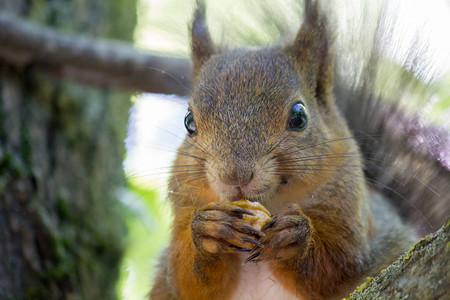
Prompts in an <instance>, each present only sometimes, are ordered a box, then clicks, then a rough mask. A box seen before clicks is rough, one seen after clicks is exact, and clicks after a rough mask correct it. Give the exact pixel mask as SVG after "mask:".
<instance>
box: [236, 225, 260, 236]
mask: <svg viewBox="0 0 450 300" xmlns="http://www.w3.org/2000/svg"><path fill="white" fill-rule="evenodd" d="M242 228H244V229H247V230H250V231H252V232H253V233H256V234H257V235H259V236H266V234H265V233H264V232H262V231H261V230H258V229H256V228H253V227H251V226H249V225H242Z"/></svg>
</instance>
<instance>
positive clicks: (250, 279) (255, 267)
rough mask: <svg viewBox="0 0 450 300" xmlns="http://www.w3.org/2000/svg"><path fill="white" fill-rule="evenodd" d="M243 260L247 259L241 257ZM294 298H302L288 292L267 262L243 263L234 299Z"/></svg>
mask: <svg viewBox="0 0 450 300" xmlns="http://www.w3.org/2000/svg"><path fill="white" fill-rule="evenodd" d="M241 259H242V261H243V260H244V259H245V257H244V256H242V257H241ZM266 299H267V300H278V299H279V300H291V299H292V300H293V299H301V298H298V297H295V296H294V295H293V294H291V293H290V292H288V291H287V290H286V289H285V288H284V287H283V286H282V285H281V284H280V283H279V282H277V279H276V278H275V276H273V274H272V272H271V271H270V269H269V266H268V264H267V263H265V262H259V263H246V264H242V265H241V270H240V273H239V284H238V288H237V290H236V293H235V294H234V296H233V300H266Z"/></svg>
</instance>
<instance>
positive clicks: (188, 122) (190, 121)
mask: <svg viewBox="0 0 450 300" xmlns="http://www.w3.org/2000/svg"><path fill="white" fill-rule="evenodd" d="M184 127H186V130H187V132H188V134H189V135H190V136H193V135H195V134H196V133H197V126H196V125H195V122H194V116H193V115H192V112H191V110H190V109H189V110H188V112H187V114H186V117H184Z"/></svg>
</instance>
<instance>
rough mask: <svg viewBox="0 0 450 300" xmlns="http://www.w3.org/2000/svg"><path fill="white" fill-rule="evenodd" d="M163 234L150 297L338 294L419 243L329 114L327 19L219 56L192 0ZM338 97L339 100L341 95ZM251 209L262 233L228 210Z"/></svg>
mask: <svg viewBox="0 0 450 300" xmlns="http://www.w3.org/2000/svg"><path fill="white" fill-rule="evenodd" d="M191 39H192V42H191V46H192V59H193V67H194V86H193V90H192V95H191V97H190V99H189V109H188V112H187V115H186V117H185V127H186V130H187V136H186V138H185V140H184V142H183V143H182V145H181V146H180V148H179V149H178V152H177V158H176V160H175V163H174V166H173V168H172V176H171V178H170V181H169V190H170V191H171V192H170V194H169V199H170V202H171V204H172V207H173V212H174V223H173V227H172V237H171V240H170V244H169V246H168V248H167V250H166V251H165V252H164V255H163V256H162V257H161V260H160V266H159V269H158V273H157V277H156V281H155V284H154V286H153V289H152V291H151V293H150V298H151V299H155V300H158V299H335V298H339V297H342V296H345V295H346V294H347V293H348V292H349V291H350V290H351V289H353V288H354V286H355V285H356V284H358V283H359V282H361V280H364V278H365V276H368V275H370V274H372V273H374V272H378V271H379V270H381V269H382V268H383V267H385V266H387V265H388V264H390V263H391V262H393V261H394V260H395V259H396V258H397V257H398V256H399V255H400V254H401V253H402V252H403V251H405V250H406V249H408V248H409V247H410V245H411V244H412V243H413V241H414V240H415V238H416V237H415V234H414V232H413V230H412V229H411V228H410V226H408V225H406V224H405V223H404V222H403V221H402V219H401V218H400V217H399V216H398V215H397V213H396V211H395V209H393V207H392V206H391V204H389V203H388V201H387V200H386V198H385V196H384V195H382V194H381V193H379V192H378V191H376V190H375V189H374V188H373V187H372V185H371V184H370V182H368V180H367V179H366V176H365V174H364V170H365V167H364V160H363V155H362V153H361V150H360V147H359V146H358V144H357V142H356V140H355V139H354V137H353V135H352V133H351V131H350V130H349V127H348V125H347V121H346V119H345V118H344V116H343V114H342V113H341V111H340V109H339V108H338V107H337V104H336V103H337V101H338V100H337V99H335V98H336V96H335V94H334V92H333V87H334V84H335V80H334V69H333V68H334V66H333V52H332V49H331V46H330V45H331V42H330V33H329V24H328V21H327V19H326V17H325V15H324V14H323V13H321V11H320V9H319V7H318V4H317V2H315V1H308V0H307V1H305V16H304V21H303V24H302V25H301V28H300V29H299V31H298V33H297V35H296V38H295V41H294V42H293V43H290V44H287V45H283V46H271V47H263V48H258V49H233V50H223V49H219V48H218V47H217V46H215V45H214V44H213V42H212V39H211V37H210V34H209V32H208V28H207V26H206V22H205V7H204V5H203V3H201V2H200V3H198V4H197V8H196V11H195V16H194V20H193V23H192V26H191ZM341 94H342V93H341ZM240 199H246V200H248V201H253V202H258V203H260V204H261V205H262V206H263V207H264V208H265V209H267V210H268V211H269V213H270V215H271V220H270V221H269V222H268V223H266V224H265V225H264V226H262V228H255V227H253V226H251V225H250V224H249V222H247V221H246V219H245V216H247V215H253V213H252V211H250V210H248V209H245V208H240V207H237V206H236V205H234V204H233V203H234V202H235V201H237V200H240Z"/></svg>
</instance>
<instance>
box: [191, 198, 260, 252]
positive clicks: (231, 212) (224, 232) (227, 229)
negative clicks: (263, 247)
mask: <svg viewBox="0 0 450 300" xmlns="http://www.w3.org/2000/svg"><path fill="white" fill-rule="evenodd" d="M253 214H254V213H253V212H251V211H249V210H246V209H242V208H239V207H236V206H233V205H231V204H228V203H219V202H212V203H209V204H207V205H206V206H204V207H203V208H201V209H199V210H196V211H195V212H194V215H193V218H192V221H191V230H192V239H193V242H194V245H195V246H196V248H197V250H198V251H200V252H207V253H231V252H237V251H247V252H248V251H251V250H252V249H253V248H254V247H255V245H259V244H260V242H259V241H258V240H259V239H260V238H261V237H263V236H264V233H263V232H261V231H260V230H258V229H256V228H253V227H251V226H249V225H248V223H247V222H246V221H244V220H243V216H244V215H253Z"/></svg>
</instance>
